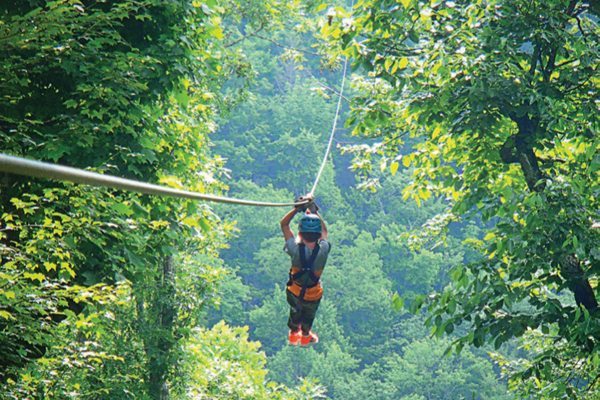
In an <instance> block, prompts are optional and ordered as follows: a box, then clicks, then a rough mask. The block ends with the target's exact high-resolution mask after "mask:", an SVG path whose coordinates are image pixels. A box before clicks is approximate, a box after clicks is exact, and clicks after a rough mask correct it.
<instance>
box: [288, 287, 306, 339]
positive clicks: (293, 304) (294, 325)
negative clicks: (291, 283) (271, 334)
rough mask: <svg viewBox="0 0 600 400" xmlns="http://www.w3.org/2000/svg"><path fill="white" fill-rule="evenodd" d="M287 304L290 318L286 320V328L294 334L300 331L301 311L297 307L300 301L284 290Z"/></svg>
mask: <svg viewBox="0 0 600 400" xmlns="http://www.w3.org/2000/svg"><path fill="white" fill-rule="evenodd" d="M285 292H286V295H287V302H288V304H289V305H290V316H289V318H288V327H289V328H290V330H291V331H292V332H296V331H297V330H298V329H300V323H301V318H302V315H301V311H300V310H299V307H298V302H299V301H300V300H299V299H298V298H297V297H296V296H294V294H293V293H292V292H290V291H289V290H286V291H285Z"/></svg>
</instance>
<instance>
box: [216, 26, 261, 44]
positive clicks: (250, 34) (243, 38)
mask: <svg viewBox="0 0 600 400" xmlns="http://www.w3.org/2000/svg"><path fill="white" fill-rule="evenodd" d="M264 27H265V26H264V25H261V26H260V27H259V28H258V29H257V30H255V31H254V32H251V33H248V34H246V35H244V36H242V37H241V38H239V39H237V40H234V41H233V42H231V43H227V44H226V45H224V46H223V47H225V48H228V47H231V46H235V45H236V44H238V43H240V42H243V41H244V40H246V39H248V38H250V37H252V36H257V35H258V32H260V31H262V30H263V29H264Z"/></svg>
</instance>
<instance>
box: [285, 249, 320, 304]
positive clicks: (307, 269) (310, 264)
mask: <svg viewBox="0 0 600 400" xmlns="http://www.w3.org/2000/svg"><path fill="white" fill-rule="evenodd" d="M305 248H306V245H305V244H304V243H300V244H299V245H298V250H299V253H300V264H301V266H302V268H301V270H300V271H299V272H297V273H295V274H292V273H291V270H290V274H289V277H290V279H289V281H288V286H291V285H292V284H293V283H294V281H295V280H297V279H299V278H300V277H302V276H303V275H305V274H308V276H309V278H310V280H311V281H312V282H313V283H310V284H309V283H308V282H304V283H303V284H302V290H301V291H300V296H299V298H300V300H304V295H305V294H306V289H308V288H312V287H315V286H317V285H318V284H319V280H320V278H319V277H318V276H317V275H316V274H315V271H314V269H313V268H314V264H315V260H316V259H317V255H318V254H319V250H320V247H319V244H318V243H316V244H315V248H314V249H313V251H312V254H311V255H310V257H309V258H308V259H306V252H305Z"/></svg>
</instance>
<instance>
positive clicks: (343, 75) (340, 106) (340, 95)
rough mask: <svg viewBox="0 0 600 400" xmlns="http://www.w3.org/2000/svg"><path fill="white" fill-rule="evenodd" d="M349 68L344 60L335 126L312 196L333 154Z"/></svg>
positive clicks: (311, 191) (332, 129) (334, 120)
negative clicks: (334, 138) (330, 154)
mask: <svg viewBox="0 0 600 400" xmlns="http://www.w3.org/2000/svg"><path fill="white" fill-rule="evenodd" d="M347 68H348V57H346V59H345V60H344V70H343V72H342V83H341V86H340V91H339V96H338V103H337V109H336V110H335V117H334V118H333V126H332V127H331V134H330V135H329V143H327V150H325V155H324V156H323V161H322V162H321V167H320V168H319V172H317V177H316V178H315V183H313V186H312V189H310V192H309V193H310V195H311V196H314V194H315V190H317V185H318V184H319V179H321V174H322V173H323V170H324V169H325V164H327V158H328V157H329V153H330V152H331V146H332V145H333V137H334V136H335V129H336V127H337V122H338V117H339V115H340V110H341V108H342V99H343V98H344V84H345V83H346V69H347Z"/></svg>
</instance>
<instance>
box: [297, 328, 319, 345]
mask: <svg viewBox="0 0 600 400" xmlns="http://www.w3.org/2000/svg"><path fill="white" fill-rule="evenodd" d="M311 343H319V337H318V336H317V334H316V333H314V332H313V331H310V332H308V335H306V336H305V335H304V334H302V337H301V338H300V345H301V346H308V345H309V344H311Z"/></svg>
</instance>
